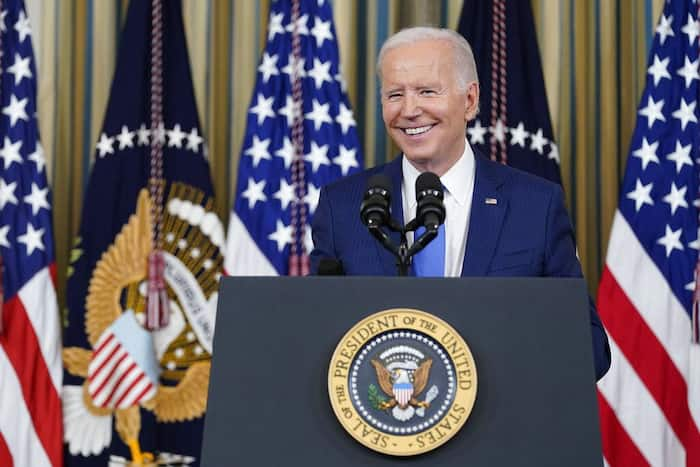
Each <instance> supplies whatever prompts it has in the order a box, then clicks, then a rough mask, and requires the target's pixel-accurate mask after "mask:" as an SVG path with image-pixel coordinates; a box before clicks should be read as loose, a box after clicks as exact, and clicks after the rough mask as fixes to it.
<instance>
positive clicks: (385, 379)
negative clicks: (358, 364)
mask: <svg viewBox="0 0 700 467" xmlns="http://www.w3.org/2000/svg"><path fill="white" fill-rule="evenodd" d="M372 365H373V366H374V369H375V370H376V372H377V381H379V387H381V388H382V391H384V392H385V393H386V395H387V396H391V397H394V391H393V388H392V386H393V384H391V374H389V370H387V369H386V368H384V365H382V364H381V363H379V362H378V361H376V360H372Z"/></svg>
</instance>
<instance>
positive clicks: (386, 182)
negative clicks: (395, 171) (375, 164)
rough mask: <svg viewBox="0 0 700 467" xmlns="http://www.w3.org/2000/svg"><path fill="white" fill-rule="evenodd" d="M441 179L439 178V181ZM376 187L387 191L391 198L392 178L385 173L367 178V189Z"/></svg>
mask: <svg viewBox="0 0 700 467" xmlns="http://www.w3.org/2000/svg"><path fill="white" fill-rule="evenodd" d="M439 181H440V180H439V179H438V182H439ZM373 188H376V189H381V190H384V191H386V192H387V196H388V197H389V199H391V179H390V178H389V177H387V176H386V175H384V174H374V175H372V176H371V177H369V180H367V191H369V190H371V189H373Z"/></svg>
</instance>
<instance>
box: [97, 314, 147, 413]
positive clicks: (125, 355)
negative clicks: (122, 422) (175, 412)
mask: <svg viewBox="0 0 700 467" xmlns="http://www.w3.org/2000/svg"><path fill="white" fill-rule="evenodd" d="M152 348H153V342H152V336H151V335H150V333H148V331H146V330H144V329H143V328H142V327H141V326H140V325H139V324H138V323H137V321H136V318H135V317H134V314H133V312H132V311H128V312H126V313H123V314H122V315H121V316H120V317H119V318H118V319H117V320H115V321H114V323H112V324H111V325H110V326H109V327H108V328H107V329H106V330H105V331H104V332H103V333H102V335H101V336H100V339H99V340H98V341H97V344H96V345H95V351H94V352H93V354H92V359H91V361H90V364H89V366H88V381H89V385H88V393H89V394H90V397H91V398H92V401H93V404H95V405H96V406H97V407H103V408H110V409H126V408H128V407H131V406H133V405H136V404H139V403H140V402H141V401H145V400H149V399H151V398H152V397H153V396H155V394H156V391H157V390H158V362H157V361H156V360H155V356H154V355H153V351H152V350H151V351H150V352H149V350H150V349H152Z"/></svg>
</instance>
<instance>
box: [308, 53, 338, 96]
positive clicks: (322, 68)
mask: <svg viewBox="0 0 700 467" xmlns="http://www.w3.org/2000/svg"><path fill="white" fill-rule="evenodd" d="M330 70H331V62H330V60H329V61H327V62H322V61H321V60H319V59H318V58H314V66H313V68H311V69H310V70H309V72H308V73H307V74H308V76H310V77H311V78H313V79H314V83H315V85H316V89H321V86H323V83H324V81H328V82H329V83H332V82H333V80H332V79H331V74H330Z"/></svg>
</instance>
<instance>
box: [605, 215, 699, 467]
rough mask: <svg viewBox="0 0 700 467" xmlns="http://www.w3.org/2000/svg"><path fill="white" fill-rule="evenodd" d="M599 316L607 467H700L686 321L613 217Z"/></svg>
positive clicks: (626, 228) (622, 222)
mask: <svg viewBox="0 0 700 467" xmlns="http://www.w3.org/2000/svg"><path fill="white" fill-rule="evenodd" d="M598 310H599V312H600V316H601V319H602V320H603V324H604V325H605V328H606V330H607V332H608V337H609V339H610V346H611V351H612V365H611V367H610V371H609V372H608V374H607V375H606V376H605V377H604V378H603V379H602V380H601V381H600V382H599V384H598V391H599V393H598V399H599V407H600V417H601V427H602V431H603V454H604V456H605V460H606V462H607V463H608V464H609V465H611V466H613V467H616V466H627V465H630V466H631V465H634V466H637V465H654V466H656V465H658V466H683V465H686V466H700V432H699V431H698V423H697V418H694V417H693V415H692V411H691V408H693V407H697V405H698V403H700V392H698V390H697V386H696V389H695V390H689V384H693V378H691V366H693V365H697V360H695V359H694V358H693V357H694V356H696V355H697V352H698V349H697V345H696V344H692V343H691V325H690V317H689V316H688V314H687V313H686V311H685V309H684V308H683V306H682V304H681V303H680V302H679V301H678V300H677V299H676V297H675V296H674V294H673V291H672V290H671V288H670V287H669V285H668V283H667V282H666V280H665V279H664V277H663V275H662V274H661V272H660V271H659V270H658V269H657V267H656V265H655V264H654V262H653V261H652V259H651V258H650V257H649V256H648V254H647V253H646V251H645V250H644V248H643V247H642V245H641V244H640V243H639V241H638V239H637V237H636V236H635V234H634V231H633V230H632V228H631V227H630V225H629V224H628V222H627V221H626V219H625V218H624V217H623V216H622V215H621V214H620V212H619V211H618V212H617V213H616V215H615V219H614V221H613V228H612V232H611V238H610V243H609V245H608V256H607V259H606V267H605V269H604V270H603V276H602V279H601V283H600V288H599V291H598ZM696 371H697V370H696ZM695 378H697V375H695Z"/></svg>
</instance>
